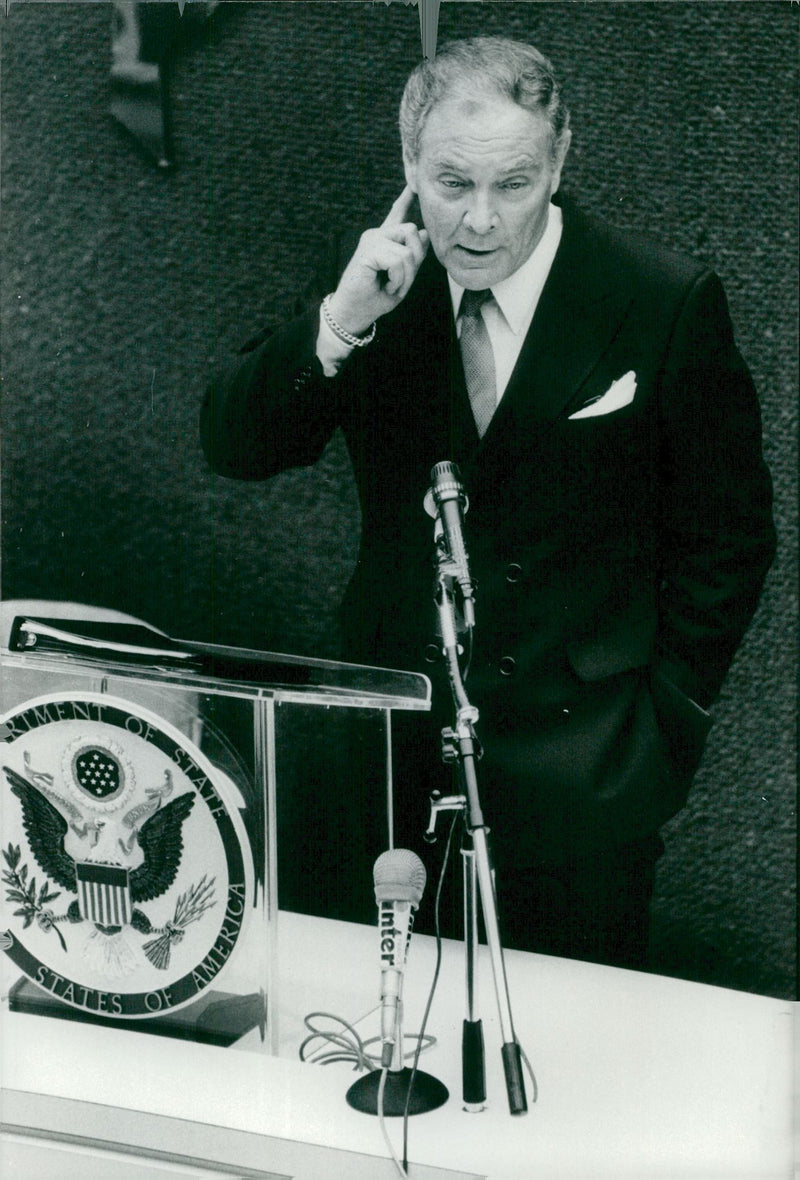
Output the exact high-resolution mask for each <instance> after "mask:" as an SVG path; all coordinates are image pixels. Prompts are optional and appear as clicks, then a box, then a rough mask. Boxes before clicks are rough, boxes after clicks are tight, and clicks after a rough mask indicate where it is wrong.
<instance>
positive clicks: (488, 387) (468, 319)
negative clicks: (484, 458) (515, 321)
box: [460, 290, 497, 438]
mask: <svg viewBox="0 0 800 1180" xmlns="http://www.w3.org/2000/svg"><path fill="white" fill-rule="evenodd" d="M491 297H492V292H491V291H488V290H487V291H465V292H464V294H463V295H462V297H461V308H460V316H461V336H460V344H461V361H462V363H463V365H464V376H465V377H466V380H467V392H468V394H469V400H470V404H471V406H472V413H473V415H474V417H475V425H476V427H477V428H478V435H479V437H480V438H483V436H484V434H485V433H486V429H487V427H488V425H489V423H490V422H491V420H492V414H493V413H494V411H495V407H496V405H497V382H496V379H495V370H494V353H493V352H492V342H491V340H490V339H489V333H488V332H487V330H486V324H485V323H484V322H483V316H482V315H481V307H482V306H483V304H484V303H486V301H487V300H488V299H491Z"/></svg>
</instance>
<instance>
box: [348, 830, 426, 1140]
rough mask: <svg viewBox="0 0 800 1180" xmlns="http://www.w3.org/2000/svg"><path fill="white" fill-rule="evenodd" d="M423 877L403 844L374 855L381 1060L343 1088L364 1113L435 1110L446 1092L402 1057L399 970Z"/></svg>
mask: <svg viewBox="0 0 800 1180" xmlns="http://www.w3.org/2000/svg"><path fill="white" fill-rule="evenodd" d="M425 877H426V873H425V866H424V864H423V863H422V861H421V860H420V858H419V857H418V856H417V854H416V853H415V852H409V851H408V849H406V848H392V849H390V850H389V851H388V852H382V853H381V855H380V856H379V857H378V859H377V860H376V861H375V867H374V869H373V880H374V882H375V900H376V902H377V903H378V912H379V920H378V931H379V939H380V955H381V1040H382V1042H383V1044H382V1048H381V1065H380V1069H373V1070H371V1071H370V1072H369V1073H367V1074H365V1075H364V1076H363V1077H360V1078H358V1079H357V1080H356V1081H355V1082H353V1084H352V1086H351V1087H350V1089H349V1090H348V1091H347V1101H348V1104H349V1105H350V1106H352V1107H353V1109H354V1110H360V1111H363V1112H364V1113H365V1114H380V1113H383V1114H384V1115H394V1116H397V1117H404V1116H405V1115H406V1114H423V1113H425V1112H426V1111H429V1110H436V1109H437V1108H438V1107H440V1106H442V1105H443V1104H444V1103H445V1102H446V1101H447V1099H448V1097H449V1094H448V1090H447V1086H445V1085H444V1084H443V1083H442V1082H440V1081H439V1079H438V1078H435V1077H433V1076H432V1074H429V1073H425V1071H424V1070H421V1069H417V1067H416V1065H415V1066H414V1069H410V1068H409V1067H408V1066H403V1063H402V1062H403V1053H402V1043H401V1042H402V1036H403V1033H402V1020H401V1016H402V1011H401V1007H402V987H403V972H404V970H405V964H406V954H407V952H408V943H409V940H410V938H411V930H412V928H413V925H414V911H415V910H416V908H417V906H418V905H419V903H420V901H421V900H422V891H423V889H424V888H425ZM395 1050H398V1052H395ZM395 1058H399V1064H397V1065H396V1067H395V1068H392V1062H393V1060H394V1059H395ZM412 1083H413V1085H412ZM379 1099H380V1101H379Z"/></svg>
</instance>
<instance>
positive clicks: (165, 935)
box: [142, 874, 217, 970]
mask: <svg viewBox="0 0 800 1180" xmlns="http://www.w3.org/2000/svg"><path fill="white" fill-rule="evenodd" d="M215 881H216V877H212V878H211V880H210V881H207V880H206V877H205V874H203V877H202V879H201V880H200V881H198V883H197V884H196V885H192V886H191V888H190V889H188V890H187V891H186V893H182V894H181V895H180V897H179V898H178V900H177V902H176V903H175V914H174V915H173V918H172V920H171V921H169V922H167V924H166V926H164V927H163V928H162V930H160V931H159V936H158V938H153V939H151V940H150V942H146V943H145V944H144V947H143V948H142V949H143V950H144V953H145V954H146V955H147V957H148V959H149V960H150V962H151V963H152V964H153V965H154V966H156V967H160V968H161V969H162V970H164V969H165V968H166V967H168V966H169V958H170V950H171V947H172V944H173V943H174V942H180V941H181V939H182V938H183V932H184V930H185V929H186V927H187V926H190V925H191V924H192V922H197V921H198V920H199V919H200V918H201V917H202V916H203V914H204V913H205V912H206V910H210V909H211V908H212V907H213V906H215V905H216V904H217V903H216V902H215V901H214V899H213V893H214V882H215Z"/></svg>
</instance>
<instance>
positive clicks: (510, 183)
mask: <svg viewBox="0 0 800 1180" xmlns="http://www.w3.org/2000/svg"><path fill="white" fill-rule="evenodd" d="M527 186H528V182H527V180H524V179H522V178H516V177H515V178H514V179H513V180H505V181H504V182H503V184H502V186H501V187H502V188H504V189H505V190H506V192H512V193H513V192H517V191H518V190H519V189H522V188H527Z"/></svg>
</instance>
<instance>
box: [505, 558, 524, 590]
mask: <svg viewBox="0 0 800 1180" xmlns="http://www.w3.org/2000/svg"><path fill="white" fill-rule="evenodd" d="M521 574H522V566H521V565H520V564H519V563H518V562H516V561H511V562H509V564H508V565H507V566H506V581H507V582H509V583H510V584H511V585H512V586H513V585H514V583H515V582H518V581H519V579H520V575H521Z"/></svg>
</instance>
